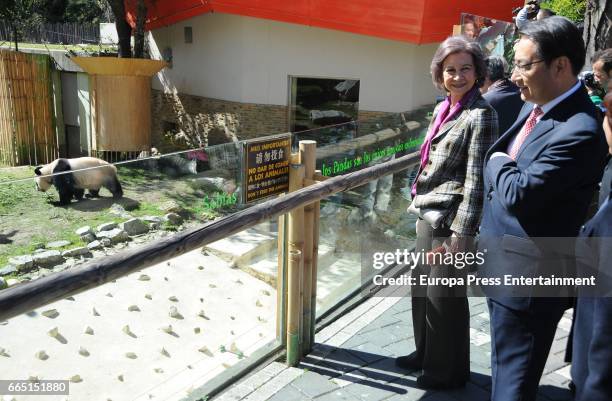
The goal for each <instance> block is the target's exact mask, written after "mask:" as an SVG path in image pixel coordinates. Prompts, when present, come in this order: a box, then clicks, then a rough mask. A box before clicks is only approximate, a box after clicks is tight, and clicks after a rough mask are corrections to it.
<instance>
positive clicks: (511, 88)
mask: <svg viewBox="0 0 612 401" xmlns="http://www.w3.org/2000/svg"><path fill="white" fill-rule="evenodd" d="M507 71H508V63H507V62H506V60H505V59H504V58H503V57H489V59H488V60H487V78H486V79H485V83H484V85H483V86H482V88H481V89H480V92H481V93H482V94H483V95H482V97H484V99H485V100H486V101H487V102H489V104H490V105H491V106H493V108H494V109H495V111H496V112H497V117H498V119H499V133H500V134H503V133H504V132H506V130H508V128H510V126H511V125H512V124H513V123H514V121H516V118H517V117H518V114H519V112H520V111H521V108H522V107H523V104H524V102H523V100H522V99H521V94H520V92H519V88H518V86H516V85H515V84H514V83H512V81H510V80H509V79H508V78H507V73H506V72H507Z"/></svg>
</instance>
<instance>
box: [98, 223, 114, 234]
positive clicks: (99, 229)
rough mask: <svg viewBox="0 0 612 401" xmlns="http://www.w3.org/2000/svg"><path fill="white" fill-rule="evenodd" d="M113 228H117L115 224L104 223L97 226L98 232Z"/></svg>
mask: <svg viewBox="0 0 612 401" xmlns="http://www.w3.org/2000/svg"><path fill="white" fill-rule="evenodd" d="M114 228H117V223H104V224H100V225H99V226H98V232H102V231H110V230H112V229H114Z"/></svg>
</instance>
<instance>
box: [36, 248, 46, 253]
mask: <svg viewBox="0 0 612 401" xmlns="http://www.w3.org/2000/svg"><path fill="white" fill-rule="evenodd" d="M45 251H46V249H45V248H38V249H36V250H34V253H35V254H36V253H43V252H45Z"/></svg>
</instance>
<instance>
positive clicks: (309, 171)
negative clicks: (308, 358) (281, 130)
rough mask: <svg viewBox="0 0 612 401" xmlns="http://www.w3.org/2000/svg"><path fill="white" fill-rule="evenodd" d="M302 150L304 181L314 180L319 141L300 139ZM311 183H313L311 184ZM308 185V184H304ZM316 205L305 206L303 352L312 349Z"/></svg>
mask: <svg viewBox="0 0 612 401" xmlns="http://www.w3.org/2000/svg"><path fill="white" fill-rule="evenodd" d="M300 152H301V153H302V159H301V161H302V164H303V165H304V181H306V182H312V179H313V177H314V172H315V162H316V159H317V142H316V141H300ZM309 185H311V184H309ZM304 186H306V185H304ZM314 215H315V213H314V207H313V204H312V203H310V204H308V205H306V206H304V226H303V227H304V253H303V257H302V259H303V260H304V270H303V272H304V273H303V276H302V277H303V278H304V284H303V288H304V293H303V296H302V327H303V332H302V335H303V345H304V346H303V348H302V352H303V354H306V353H308V352H310V350H311V349H312V338H311V331H312V330H311V328H312V327H313V326H314V322H313V321H312V311H311V309H312V305H311V301H312V264H313V254H312V245H313V238H312V233H313V226H314Z"/></svg>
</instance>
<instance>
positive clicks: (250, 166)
mask: <svg viewBox="0 0 612 401" xmlns="http://www.w3.org/2000/svg"><path fill="white" fill-rule="evenodd" d="M290 155H291V134H284V135H281V136H275V137H268V138H265V139H256V140H253V141H248V142H246V144H245V159H246V163H245V166H246V170H245V172H244V173H245V174H244V191H243V193H244V202H245V203H249V202H254V201H256V200H259V199H263V198H267V197H268V196H271V195H275V194H279V193H281V192H285V191H287V189H289V156H290Z"/></svg>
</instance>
